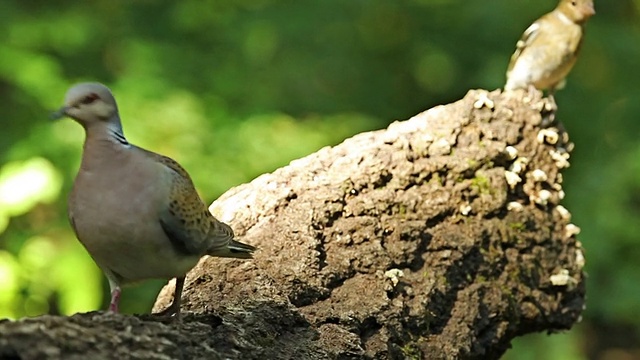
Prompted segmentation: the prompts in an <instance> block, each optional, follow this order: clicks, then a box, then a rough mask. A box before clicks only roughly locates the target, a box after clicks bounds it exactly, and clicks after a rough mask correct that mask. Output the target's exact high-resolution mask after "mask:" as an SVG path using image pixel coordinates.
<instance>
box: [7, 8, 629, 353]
mask: <svg viewBox="0 0 640 360" xmlns="http://www.w3.org/2000/svg"><path fill="white" fill-rule="evenodd" d="M554 6H555V0H537V1H534V0H524V1H512V0H493V1H468V0H401V1H388V0H387V1H385V0H368V1H365V0H351V1H337V0H324V1H293V0H288V1H284V0H283V1H273V0H184V1H180V2H170V1H148V0H147V1H144V0H138V1H124V0H109V1H107V0H97V1H93V2H85V3H79V2H74V1H70V0H62V1H58V2H46V1H31V2H26V1H19V0H3V1H2V11H0V96H1V98H2V102H3V109H4V111H3V122H2V131H0V317H12V318H17V317H22V316H33V315H38V314H44V313H62V314H71V313H74V312H78V311H88V310H93V309H98V308H104V307H105V302H106V301H107V297H108V296H107V294H106V289H107V288H106V284H105V283H104V280H103V277H102V275H101V273H100V271H99V270H98V269H97V268H96V266H95V265H94V264H93V262H92V261H91V258H90V257H89V256H88V255H87V254H86V252H85V251H84V249H83V248H82V246H81V245H79V243H78V242H77V241H76V240H75V238H74V236H73V234H72V232H71V229H70V227H69V225H68V224H67V220H66V206H65V198H66V194H67V193H68V192H69V189H70V186H71V182H72V179H73V176H74V175H75V172H76V169H77V167H78V164H79V157H80V153H81V144H82V138H83V134H82V130H81V128H80V127H79V126H78V125H77V124H74V123H73V122H71V121H68V120H65V121H61V122H58V123H55V124H52V123H50V122H49V121H48V120H47V112H48V111H49V110H52V109H55V108H56V107H57V106H59V105H61V102H62V99H63V96H64V92H65V90H66V89H67V87H68V86H69V85H70V84H72V83H74V82H77V81H83V80H90V81H101V82H104V83H106V84H108V85H109V86H110V87H111V88H112V90H113V91H114V92H115V94H116V96H117V98H118V100H119V106H120V111H121V114H122V118H123V125H124V128H125V134H126V135H127V136H128V138H129V140H131V141H132V142H134V143H136V144H138V145H140V146H143V147H148V148H150V149H152V150H154V151H157V152H160V153H163V154H166V155H169V156H171V157H174V158H175V159H176V160H178V161H179V162H180V163H182V164H183V165H184V166H185V167H186V168H187V169H188V170H189V171H190V173H191V174H192V176H193V178H194V181H195V183H196V185H197V186H198V188H199V190H200V191H201V194H202V195H203V196H204V198H205V199H207V200H213V199H214V198H215V197H216V196H218V195H220V194H221V193H223V192H224V191H226V190H227V189H228V188H230V187H232V186H234V185H238V184H240V183H243V182H246V181H249V180H251V179H252V178H254V177H256V176H258V175H259V174H261V173H264V172H269V171H272V170H274V169H276V168H277V167H279V166H282V165H285V164H287V163H288V162H289V161H291V160H293V159H295V158H298V157H301V156H304V155H306V154H309V153H311V152H313V151H315V150H317V149H319V148H320V147H322V146H326V145H333V144H336V143H338V142H340V141H341V140H342V139H344V138H346V137H349V136H351V135H353V134H355V133H358V132H361V131H366V130H371V129H378V128H382V127H384V126H386V125H387V124H388V123H389V122H391V121H393V120H396V119H405V118H408V117H410V116H412V115H414V114H416V113H418V112H420V111H422V110H424V109H427V108H429V107H431V106H434V105H436V104H440V103H446V102H451V101H455V100H457V99H459V98H461V97H462V96H463V95H464V94H465V92H466V91H467V90H468V89H470V88H477V87H481V88H487V89H494V88H498V87H500V86H502V85H503V82H504V70H505V69H506V65H507V62H508V59H509V56H510V55H511V53H512V51H513V49H514V46H515V42H516V40H517V39H518V38H519V36H520V34H521V33H522V31H523V30H524V29H525V28H526V27H527V26H528V25H529V24H530V23H531V21H533V20H534V19H535V18H537V17H538V16H540V15H541V14H542V13H544V12H546V11H548V10H550V9H551V8H553V7H554ZM596 10H597V12H598V13H597V15H596V16H595V17H594V18H592V19H591V21H590V23H589V24H588V29H587V37H586V41H585V44H584V47H583V52H582V54H581V57H580V60H579V61H578V64H577V66H576V68H575V69H574V71H573V73H572V74H571V75H570V78H569V83H568V86H567V88H566V89H565V90H563V91H561V92H560V93H558V94H557V96H556V100H557V102H558V104H559V107H560V110H559V115H558V118H559V119H561V120H562V121H563V122H564V124H565V126H566V127H567V128H568V130H569V133H570V134H571V135H572V139H573V141H574V142H575V143H576V145H577V146H576V151H575V152H574V155H573V158H572V167H571V168H570V169H569V170H568V171H567V172H566V174H565V191H566V194H567V198H566V200H565V205H566V206H567V208H569V210H571V211H572V212H573V221H574V222H575V223H576V224H577V225H579V226H581V228H582V233H581V234H580V240H581V241H582V242H583V244H584V246H585V248H586V257H587V271H588V273H589V278H588V295H589V298H588V309H587V311H586V312H585V318H584V323H583V324H582V325H581V326H579V327H578V328H577V329H576V330H572V331H571V332H570V333H568V334H567V335H563V336H555V337H542V338H541V337H539V336H537V337H527V338H524V339H521V340H518V341H517V342H516V349H515V350H512V351H510V352H509V353H508V354H507V356H506V357H507V358H513V359H569V358H571V359H581V358H586V357H587V356H591V355H589V354H593V353H594V351H593V347H594V346H595V345H594V342H595V343H597V341H598V340H597V339H598V338H599V336H598V329H600V328H601V324H608V325H607V326H609V327H610V326H616V324H619V325H620V326H625V327H630V328H631V329H633V330H632V331H631V332H630V333H629V334H627V335H628V336H629V337H630V339H638V338H639V337H640V336H638V334H639V333H640V317H638V316H637V314H638V311H639V310H640V309H639V305H638V303H639V301H638V299H640V287H639V286H638V284H640V262H639V261H638V259H640V240H639V237H640V221H639V219H640V146H639V144H640V142H638V140H637V139H638V135H639V133H640V121H638V119H637V118H638V117H639V116H640V91H639V90H640V85H639V84H640V72H637V71H636V67H637V61H638V59H640V15H639V12H640V0H617V1H600V2H597V3H596ZM162 284H163V282H162V281H151V282H148V283H145V284H143V285H140V286H136V287H133V288H128V289H126V290H125V295H124V296H123V305H122V308H123V310H124V311H125V312H147V311H149V309H150V306H151V303H152V301H153V299H154V296H155V294H156V292H157V290H158V289H159V287H160V286H161V285H162ZM594 334H595V335H594ZM585 343H590V344H591V345H590V346H586V345H584V344H585ZM631 344H632V343H631ZM607 346H608V345H607V344H600V347H602V348H606V347H607ZM620 346H623V347H624V344H623V345H620ZM623 353H624V350H623ZM594 356H595V355H594Z"/></svg>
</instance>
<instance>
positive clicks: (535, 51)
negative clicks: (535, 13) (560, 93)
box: [505, 0, 595, 94]
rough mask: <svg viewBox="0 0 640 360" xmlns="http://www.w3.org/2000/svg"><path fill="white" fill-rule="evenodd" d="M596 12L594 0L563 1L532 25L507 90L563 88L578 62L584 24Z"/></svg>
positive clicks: (514, 58)
mask: <svg viewBox="0 0 640 360" xmlns="http://www.w3.org/2000/svg"><path fill="white" fill-rule="evenodd" d="M594 14H595V10H594V7H593V0H560V3H559V4H558V6H557V7H556V8H555V9H553V11H551V12H550V13H548V14H546V15H544V16H542V17H541V18H540V19H538V20H536V21H535V22H534V23H533V24H531V26H529V28H527V30H525V32H524V34H523V35H522V38H521V39H520V40H519V41H518V43H517V44H516V51H515V52H514V53H513V55H512V56H511V61H510V63H509V67H508V69H507V84H506V85H505V90H514V89H527V88H529V87H530V86H534V87H535V88H536V89H538V90H549V93H550V94H553V93H554V92H555V91H556V90H559V89H562V88H563V87H564V85H565V77H566V76H567V75H568V74H569V71H571V68H572V67H573V65H574V64H575V63H576V60H577V57H578V52H579V51H580V45H581V43H582V37H583V34H584V25H585V23H586V22H587V20H588V19H589V18H590V17H591V16H593V15H594Z"/></svg>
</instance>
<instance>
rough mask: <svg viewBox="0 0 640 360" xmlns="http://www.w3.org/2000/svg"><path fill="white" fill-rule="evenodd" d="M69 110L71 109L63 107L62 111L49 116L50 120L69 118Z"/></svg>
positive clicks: (59, 110)
mask: <svg viewBox="0 0 640 360" xmlns="http://www.w3.org/2000/svg"><path fill="white" fill-rule="evenodd" d="M67 110H69V107H68V106H63V107H61V108H60V109H58V110H56V111H54V112H52V113H51V114H50V115H49V119H51V120H58V119H62V118H63V117H65V116H67Z"/></svg>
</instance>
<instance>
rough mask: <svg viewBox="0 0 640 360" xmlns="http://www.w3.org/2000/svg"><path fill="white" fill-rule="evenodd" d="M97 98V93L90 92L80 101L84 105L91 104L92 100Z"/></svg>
mask: <svg viewBox="0 0 640 360" xmlns="http://www.w3.org/2000/svg"><path fill="white" fill-rule="evenodd" d="M99 98H100V97H99V96H98V94H96V93H91V94H89V95H87V96H85V98H84V99H82V103H83V104H85V105H86V104H91V103H92V102H94V101H96V100H98V99H99Z"/></svg>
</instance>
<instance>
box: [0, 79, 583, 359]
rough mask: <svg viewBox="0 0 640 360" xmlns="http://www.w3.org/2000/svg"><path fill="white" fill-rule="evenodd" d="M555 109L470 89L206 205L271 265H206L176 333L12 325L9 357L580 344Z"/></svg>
mask: <svg viewBox="0 0 640 360" xmlns="http://www.w3.org/2000/svg"><path fill="white" fill-rule="evenodd" d="M555 110H556V109H555V105H554V104H552V103H550V102H548V101H547V100H546V99H542V98H541V94H540V93H536V92H526V91H514V92H507V93H501V92H500V91H493V92H490V93H489V92H487V91H484V90H473V91H470V92H469V93H468V94H467V95H466V96H465V98H464V99H462V100H460V101H458V102H456V103H453V104H449V105H445V106H437V107H435V108H433V109H431V110H428V111H426V112H423V113H421V114H419V115H416V116H414V117H413V118H411V119H409V120H407V121H403V122H395V123H393V124H391V125H390V126H389V128H388V129H386V130H380V131H374V132H369V133H363V134H359V135H356V136H354V137H353V138H351V139H348V140H346V141H344V142H343V143H342V144H340V145H338V146H335V147H326V148H323V149H321V150H320V151H318V152H316V153H314V154H312V155H310V156H307V157H305V158H302V159H299V160H295V161H293V162H292V163H291V164H290V165H289V166H286V167H284V168H281V169H279V170H277V171H275V172H274V173H272V174H266V175H263V176H260V177H259V178H257V179H255V180H254V181H252V182H251V183H249V184H245V185H242V186H239V187H237V188H234V189H232V190H230V191H228V192H227V193H226V194H224V195H223V196H222V197H221V198H220V199H218V200H217V201H216V202H215V203H214V204H213V205H212V206H211V211H212V212H213V213H214V214H215V215H217V216H218V217H219V218H220V219H221V220H223V221H225V222H228V223H229V224H230V225H232V227H233V228H234V229H235V231H236V234H237V235H238V237H239V238H240V239H241V240H242V241H243V242H247V243H249V244H252V245H255V246H258V247H259V248H260V250H259V251H258V252H257V253H256V256H255V259H254V260H252V261H239V260H231V259H219V258H204V259H202V260H201V261H200V263H199V264H198V265H197V266H196V268H195V269H194V270H193V271H191V272H190V273H189V275H188V277H187V281H186V284H185V291H184V294H183V312H187V313H188V312H192V313H193V314H191V315H187V316H185V318H184V320H183V321H182V322H179V323H178V322H171V321H161V320H159V319H157V318H154V317H153V316H149V315H145V316H125V315H113V314H104V313H89V314H77V315H74V316H72V317H68V318H67V317H51V316H43V317H39V318H34V319H25V320H20V321H17V322H3V323H0V332H1V333H2V337H1V338H0V355H2V358H5V357H12V358H20V359H35V358H42V357H46V358H48V359H74V358H77V359H80V358H88V357H89V358H105V359H106V358H136V359H156V358H157V359H161V358H162V359H177V358H184V359H197V358H202V359H217V358H220V359H222V358H224V359H495V358H499V357H500V356H501V355H502V354H503V353H504V351H505V350H506V349H507V348H508V347H509V344H510V342H511V340H512V339H513V338H514V337H516V336H518V335H522V334H526V333H531V332H536V331H555V330H562V329H568V328H570V327H571V326H572V324H573V323H574V322H575V321H577V320H578V318H579V316H580V313H581V312H582V310H583V307H584V301H585V288H584V274H583V273H582V267H583V265H584V257H583V255H582V251H581V245H580V243H579V242H578V241H577V240H576V238H575V235H576V234H577V232H578V228H577V227H575V226H574V225H572V224H570V214H569V213H568V211H567V210H566V209H565V208H564V207H562V206H559V205H558V203H559V201H560V200H561V199H562V198H563V196H564V192H563V191H562V187H561V184H562V174H561V170H562V169H563V168H565V167H567V166H568V165H569V163H568V158H569V152H570V151H571V148H572V144H571V143H569V140H568V135H567V133H566V132H564V131H563V130H562V129H561V128H560V126H559V125H558V123H557V122H556V121H555V120H554V115H555ZM172 290H173V288H172V285H171V284H170V285H169V286H168V287H165V289H163V291H162V292H161V294H160V297H159V299H158V302H157V303H156V306H155V309H156V310H159V309H162V308H163V307H164V306H166V305H167V304H168V303H169V302H170V301H171V294H172Z"/></svg>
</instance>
